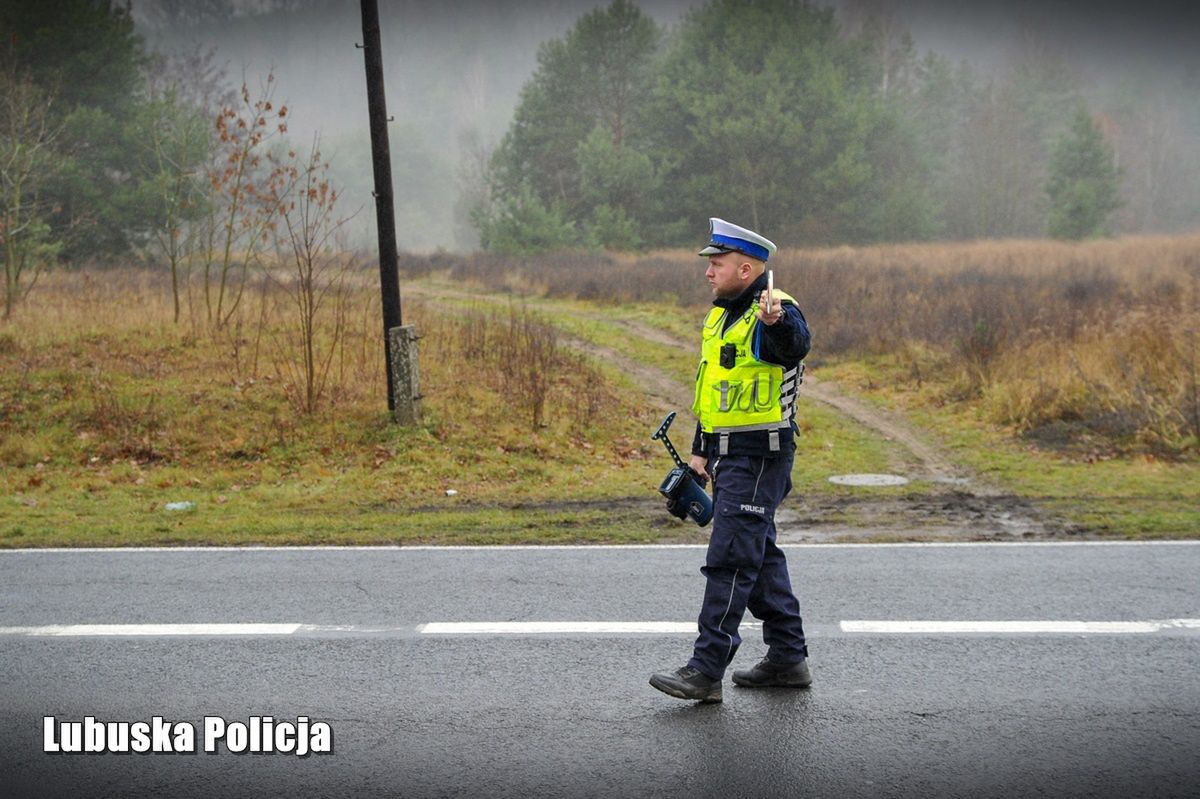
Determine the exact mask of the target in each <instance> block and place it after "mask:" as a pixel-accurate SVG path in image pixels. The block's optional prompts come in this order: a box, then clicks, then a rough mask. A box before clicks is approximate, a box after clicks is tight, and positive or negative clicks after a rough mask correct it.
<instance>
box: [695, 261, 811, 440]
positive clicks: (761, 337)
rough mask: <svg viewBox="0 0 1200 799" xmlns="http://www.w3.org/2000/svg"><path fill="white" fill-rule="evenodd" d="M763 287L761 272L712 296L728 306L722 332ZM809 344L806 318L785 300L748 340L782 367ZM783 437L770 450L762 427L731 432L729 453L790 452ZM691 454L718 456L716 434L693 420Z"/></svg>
mask: <svg viewBox="0 0 1200 799" xmlns="http://www.w3.org/2000/svg"><path fill="white" fill-rule="evenodd" d="M766 290H767V275H766V273H765V272H764V273H763V274H761V275H759V276H758V279H757V280H755V281H754V282H753V283H751V284H750V285H749V286H748V287H747V288H746V290H745V291H743V292H742V293H741V294H739V295H738V296H737V297H735V298H733V299H731V300H726V299H722V298H720V297H718V298H717V299H715V300H713V305H715V306H717V307H718V308H725V309H726V310H728V313H727V314H725V327H724V329H723V330H722V331H721V332H725V330H728V329H729V326H730V325H731V324H733V322H734V321H735V320H737V319H738V318H740V317H741V315H742V314H744V313H745V312H746V311H747V310H748V309H749V308H750V305H751V304H752V303H754V302H756V301H757V300H758V295H759V293H761V292H763V291H766ZM811 345H812V334H811V333H810V332H809V330H808V322H807V321H806V320H805V319H804V314H803V313H802V312H801V311H800V309H799V308H797V307H796V306H795V305H792V304H791V303H786V302H785V303H784V304H783V316H782V317H780V319H779V321H778V322H776V323H775V324H773V325H764V324H759V325H756V326H755V328H754V340H753V342H752V343H751V347H752V348H753V351H754V356H755V357H756V358H758V359H759V360H760V361H766V362H767V363H773V364H778V365H779V366H782V367H783V368H784V370H785V371H786V370H788V369H792V368H794V367H796V366H797V365H799V363H800V361H802V360H804V357H805V356H806V355H808V350H809V347H810V346H811ZM792 430H793V432H798V431H797V430H796V425H795V422H793V423H792ZM785 439H786V440H784V441H781V442H780V449H779V451H778V452H772V451H771V449H770V445H769V443H768V433H767V431H765V430H749V431H747V432H745V433H732V434H730V436H729V452H728V454H730V455H765V456H767V457H772V456H777V455H784V454H790V453H791V452H792V450H793V448H794V447H795V442H794V440H792V439H791V438H790V437H785ZM692 454H693V455H704V456H706V457H708V458H709V460H710V461H711V460H712V459H713V458H715V457H717V437H716V436H713V435H705V434H704V433H703V432H701V430H700V424H699V423H697V424H696V434H695V436H694V437H693V439H692Z"/></svg>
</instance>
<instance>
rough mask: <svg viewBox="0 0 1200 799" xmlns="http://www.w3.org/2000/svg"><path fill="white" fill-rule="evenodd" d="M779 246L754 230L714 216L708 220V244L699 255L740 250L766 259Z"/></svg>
mask: <svg viewBox="0 0 1200 799" xmlns="http://www.w3.org/2000/svg"><path fill="white" fill-rule="evenodd" d="M778 249H779V248H778V247H776V246H775V242H773V241H771V240H770V239H768V238H765V237H763V236H760V235H758V234H757V233H755V232H754V231H753V230H747V229H746V228H744V227H740V226H738V225H735V224H732V223H730V222H726V221H725V220H724V219H718V218H717V217H715V216H714V217H712V218H710V219H709V220H708V246H707V247H705V248H704V249H703V250H701V251H700V252H699V255H720V254H721V253H723V252H740V253H742V254H743V255H749V256H750V257H751V258H757V259H758V260H760V261H766V260H767V258H769V257H770V255H771V253H773V252H775V251H776V250H778Z"/></svg>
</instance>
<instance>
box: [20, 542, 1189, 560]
mask: <svg viewBox="0 0 1200 799" xmlns="http://www.w3.org/2000/svg"><path fill="white" fill-rule="evenodd" d="M779 546H780V548H782V549H930V548H941V547H946V548H965V549H974V548H980V547H993V548H995V547H999V548H1003V549H1019V548H1026V547H1033V548H1037V547H1179V546H1183V547H1187V546H1200V539H1189V540H1182V541H903V542H892V543H879V544H873V543H860V544H855V543H838V544H817V543H788V542H782V543H780V544H779ZM707 548H708V545H707V544H546V545H543V544H499V545H494V546H493V545H488V544H471V545H467V544H462V545H447V546H430V545H419V546H402V545H376V546H342V545H335V544H328V545H313V546H278V547H268V546H244V547H240V546H232V547H213V546H203V547H189V546H181V547H57V548H55V547H26V548H24V549H3V548H0V557H2V556H4V555H13V554H19V555H38V554H43V555H63V554H68V555H75V554H78V555H94V554H101V555H122V554H141V553H145V552H162V553H170V554H189V553H197V552H205V553H210V552H222V553H238V552H539V551H550V552H573V551H577V550H582V551H587V550H616V551H620V550H645V549H707Z"/></svg>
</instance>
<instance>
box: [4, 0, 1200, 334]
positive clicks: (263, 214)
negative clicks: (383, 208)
mask: <svg viewBox="0 0 1200 799" xmlns="http://www.w3.org/2000/svg"><path fill="white" fill-rule="evenodd" d="M175 5H178V6H179V8H181V9H186V8H189V6H187V5H186V4H175ZM172 7H174V6H172ZM886 8H887V5H886V4H878V3H870V2H851V1H850V0H847V2H843V3H842V4H841V11H840V12H839V14H837V15H835V13H834V12H833V11H832V10H830V9H828V8H824V7H821V6H818V5H816V4H814V3H810V2H801V0H708V2H706V3H704V4H703V5H700V6H698V7H696V8H694V9H693V10H691V11H690V12H688V13H687V14H686V15H685V16H684V17H683V19H682V20H681V21H680V22H679V23H678V24H677V25H675V26H673V27H671V28H670V29H668V28H664V27H663V26H661V25H659V24H658V23H657V22H655V21H654V20H653V19H652V18H651V17H649V16H648V15H647V14H646V13H644V12H643V11H642V10H640V9H639V8H638V6H637V5H636V4H634V3H633V2H630V0H613V2H611V3H609V4H608V5H605V6H602V7H599V8H597V9H595V10H593V11H591V12H588V13H586V14H584V15H583V16H581V17H580V18H579V19H578V20H577V21H576V23H575V24H574V26H573V27H572V28H571V29H570V30H569V31H568V32H567V33H566V34H565V35H564V36H562V37H561V38H557V39H551V40H548V41H546V42H544V43H543V45H542V47H541V49H540V51H539V53H538V59H537V67H536V69H535V71H534V72H533V74H532V76H531V77H530V78H529V80H528V82H527V83H526V85H525V87H524V89H523V90H522V92H521V94H520V98H519V101H518V103H517V106H516V108H515V110H514V113H513V116H512V120H511V124H510V126H509V128H508V131H507V133H506V134H505V135H504V136H503V138H502V139H501V140H500V141H498V142H496V143H495V144H494V146H490V147H489V146H488V143H487V142H486V140H485V138H479V137H476V138H473V139H471V144H470V146H469V147H468V148H467V149H468V150H470V152H469V153H467V152H465V151H464V153H463V154H462V157H461V158H460V163H459V174H458V179H457V181H455V180H453V179H452V178H451V177H450V176H449V175H444V176H441V177H437V176H433V175H432V173H431V175H429V176H426V177H427V178H428V180H426V182H425V183H421V184H420V185H417V186H399V187H398V191H399V192H400V193H403V191H404V190H409V191H416V192H417V193H418V194H420V193H423V192H424V193H428V192H429V191H432V189H430V187H429V185H427V184H428V183H429V182H430V181H432V182H435V183H437V184H438V185H439V186H440V187H441V189H443V190H444V189H445V187H446V184H449V183H453V184H455V186H456V190H457V192H458V195H459V196H458V200H457V202H455V203H454V206H455V212H454V213H455V214H456V215H457V217H458V218H461V219H466V218H467V217H469V218H470V220H471V222H472V223H473V224H474V226H475V228H476V229H477V231H478V234H479V243H480V245H481V247H482V248H484V249H487V250H491V251H495V252H501V253H528V252H534V251H543V250H555V249H561V248H587V249H614V250H621V249H640V248H647V247H661V246H680V245H691V244H694V243H695V241H696V237H697V236H698V235H703V225H704V220H705V219H706V218H707V217H709V216H722V217H725V218H728V219H732V220H735V221H737V222H739V223H741V224H746V225H749V226H752V227H756V228H759V229H761V230H764V231H766V232H767V233H768V235H770V236H771V237H772V238H774V239H776V240H777V241H779V242H780V243H782V244H787V245H808V246H816V245H824V244H839V243H851V244H860V243H871V242H880V241H911V240H917V241H919V240H961V239H979V238H1004V237H1038V236H1044V235H1051V236H1056V237H1061V238H1086V237H1090V236H1095V235H1102V234H1105V233H1108V232H1112V233H1128V232H1175V231H1181V230H1187V229H1192V228H1194V227H1195V226H1196V224H1197V222H1198V221H1200V146H1197V142H1198V141H1200V75H1198V74H1195V73H1194V71H1193V72H1191V73H1189V72H1188V71H1187V70H1186V68H1185V66H1181V67H1180V69H1179V70H1178V75H1177V76H1175V77H1173V78H1169V77H1164V75H1163V74H1161V73H1154V74H1150V73H1147V74H1145V75H1141V76H1139V75H1132V74H1131V75H1129V76H1128V79H1127V80H1124V81H1113V80H1108V79H1106V80H1104V81H1100V80H1099V79H1096V78H1089V77H1087V76H1085V75H1083V74H1082V73H1079V72H1077V71H1075V70H1074V69H1073V68H1072V67H1071V65H1070V64H1069V63H1067V62H1065V61H1064V60H1063V59H1062V58H1061V57H1060V56H1059V55H1057V54H1056V51H1055V49H1054V48H1052V47H1050V46H1049V45H1045V44H1039V43H1038V41H1037V38H1036V36H1034V37H1031V38H1030V39H1029V42H1028V43H1027V46H1026V47H1025V49H1024V50H1023V51H1022V53H1021V54H1020V56H1019V57H1016V58H1015V59H1014V60H1013V61H1012V62H1011V63H1010V64H1009V65H1008V67H1007V68H1006V69H1004V70H1000V71H993V72H992V73H984V72H982V71H979V70H978V69H976V68H973V67H971V66H969V65H967V64H965V63H954V62H952V61H951V60H949V59H948V58H945V57H943V56H940V55H938V54H936V53H932V52H929V53H921V52H919V51H918V49H917V48H916V46H915V45H914V43H913V40H912V38H911V36H909V34H908V33H907V32H906V30H905V29H904V27H903V25H901V24H900V23H899V22H898V21H897V20H896V18H895V17H894V16H890V15H889V14H888V13H886V11H885V10H881V9H886ZM354 12H355V9H354V8H351V7H350V6H349V5H347V6H346V8H344V9H342V11H341V12H339V13H348V14H352V13H354ZM179 13H183V12H182V11H181V12H179ZM272 13H278V14H284V13H291V12H288V11H286V10H278V11H276V12H272ZM231 24H233V23H231ZM223 63H224V62H223V61H222V60H221V57H220V55H219V54H217V53H214V52H213V51H211V50H204V49H194V50H190V51H186V52H171V53H167V54H159V53H155V52H152V51H151V50H150V48H148V47H147V45H146V44H145V42H144V40H143V39H142V38H141V37H140V36H139V33H138V31H137V29H136V26H135V23H134V21H133V18H132V16H131V13H130V10H129V7H128V6H127V5H126V4H124V3H120V2H113V1H112V0H43V2H38V3H29V2H23V1H22V0H0V163H2V164H3V169H2V170H0V259H2V260H3V263H4V271H5V281H4V296H5V303H4V313H5V315H6V316H7V315H9V314H10V313H11V310H12V307H13V305H14V304H15V303H16V302H18V301H19V299H20V297H21V296H23V294H24V293H26V292H27V291H28V290H29V289H30V288H31V287H32V285H33V284H34V282H35V280H36V275H37V273H38V270H39V269H41V268H42V267H43V266H45V265H48V264H54V263H67V264H80V263H89V262H91V263H95V262H99V263H105V262H118V263H119V262H128V261H130V260H137V261H140V262H142V263H151V264H156V265H163V266H169V267H170V268H171V269H172V270H173V272H179V273H181V274H180V279H182V280H187V279H190V277H191V276H192V275H193V272H192V271H191V270H193V269H195V270H197V272H196V274H200V275H201V276H202V278H203V281H204V290H205V296H204V303H205V308H206V313H208V315H209V316H210V317H213V318H215V319H216V320H217V321H218V322H220V320H221V319H222V318H223V317H225V316H226V315H227V313H228V310H229V307H230V306H229V303H230V302H232V303H235V306H234V307H236V302H237V297H238V296H239V295H238V294H237V292H238V291H239V290H240V287H241V286H242V285H243V280H242V276H244V275H245V273H246V272H247V271H253V270H254V269H255V268H256V266H257V265H258V264H259V261H260V260H261V258H262V257H263V256H264V253H266V251H268V250H271V249H272V248H273V247H274V245H275V244H277V243H278V242H272V241H267V238H268V237H269V235H270V234H271V232H272V231H274V230H276V229H277V226H278V225H279V224H280V223H281V222H283V221H285V220H283V219H282V217H280V216H278V214H279V211H280V207H279V206H278V205H276V206H272V200H273V199H279V197H280V192H283V191H285V190H291V189H294V188H295V186H296V185H297V179H298V175H302V174H307V175H309V176H310V177H312V176H314V175H315V172H322V174H321V175H320V176H317V177H318V178H319V179H318V180H317V183H318V185H319V184H321V183H323V182H326V178H328V175H327V174H325V173H324V171H323V168H324V165H325V162H324V161H323V160H321V159H320V158H318V157H317V156H318V155H319V154H318V153H317V152H316V151H315V148H314V147H313V142H311V141H304V142H296V141H295V140H294V139H290V138H289V134H288V132H287V127H288V124H289V122H290V121H291V117H290V116H289V117H286V118H285V115H284V114H283V113H281V112H282V111H286V110H287V109H286V108H285V101H286V98H280V99H278V100H276V99H274V98H273V96H272V95H273V88H272V86H271V85H270V81H269V80H268V81H267V82H266V84H265V85H251V86H241V87H239V85H238V82H235V81H231V80H229V77H228V75H227V74H226V71H225V70H224V69H223V68H222V67H221V65H222V64H223ZM393 77H394V78H395V80H394V81H393V82H399V83H401V84H402V82H403V75H398V76H389V80H393ZM358 79H359V76H358V75H357V74H356V75H355V76H354V80H358ZM447 80H448V83H447V84H446V86H447V87H449V86H452V85H454V84H453V81H452V79H451V78H450V77H448V78H447ZM443 88H445V87H443ZM392 110H393V111H394V113H395V114H396V115H397V117H398V118H399V119H413V118H415V117H416V116H419V115H426V116H428V117H429V118H430V119H434V118H436V116H437V109H431V108H422V109H419V114H418V113H417V112H416V111H414V110H413V109H407V108H393V109H392ZM301 113H303V109H301ZM364 116H365V114H364ZM399 149H400V150H403V149H404V148H402V147H401V148H399ZM297 152H300V153H302V154H303V155H301V156H297V155H296V153H297ZM342 157H347V156H346V155H345V153H343V156H342ZM352 157H355V158H365V156H364V155H363V152H362V151H361V150H354V151H353V156H352ZM398 157H399V156H398ZM363 171H366V167H365V161H364V169H363ZM328 174H337V172H331V173H328ZM342 174H346V173H345V172H343V173H342ZM398 174H401V175H402V174H404V173H398ZM406 180H407V179H406ZM401 182H403V181H401ZM336 196H337V195H336V193H335V192H334V191H333V190H332V188H331V189H330V193H329V195H328V197H329V198H334V197H336ZM356 202H358V200H356ZM364 202H366V203H369V199H366V200H364ZM406 207H407V206H406ZM342 217H343V215H342V214H340V213H332V215H331V216H330V217H329V221H330V223H332V222H335V221H337V220H340V219H342ZM406 221H408V222H411V220H405V219H401V220H400V223H401V225H402V227H403V226H404V225H405V224H406ZM413 224H416V223H415V222H414V223H413ZM457 224H458V221H456V225H457ZM328 240H329V241H332V237H330V238H329V239H328ZM359 243H361V241H360V242H359ZM285 244H286V242H285ZM230 286H232V289H231V290H232V291H233V292H234V296H233V297H232V298H230V299H229V300H228V301H227V300H226V298H225V297H224V296H223V292H225V291H226V290H227V289H229V287H230Z"/></svg>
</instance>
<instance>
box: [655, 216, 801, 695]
mask: <svg viewBox="0 0 1200 799" xmlns="http://www.w3.org/2000/svg"><path fill="white" fill-rule="evenodd" d="M709 229H710V237H709V242H708V246H707V247H705V248H704V249H703V250H701V251H700V255H701V256H707V257H708V270H707V271H706V272H705V277H706V278H707V279H708V282H709V284H710V285H711V286H712V292H713V296H714V299H713V308H712V309H711V310H710V311H709V313H708V316H707V318H706V319H705V320H704V331H703V337H702V346H701V357H700V367H699V370H698V372H697V375H696V395H695V401H694V403H693V405H692V411H693V412H694V413H695V414H696V418H697V419H698V424H697V427H696V436H695V439H694V441H693V443H692V457H691V461H690V463H689V466H690V467H691V468H692V470H693V471H694V472H696V473H697V474H698V475H699V474H707V475H708V476H709V477H711V478H712V482H713V505H714V515H713V528H712V535H711V537H710V539H709V544H708V553H707V555H706V557H705V564H704V567H703V568H702V569H701V570H700V571H701V572H702V573H703V574H704V576H705V578H706V584H705V589H704V604H703V605H702V606H701V609H700V618H699V636H698V637H697V638H696V644H695V647H694V651H693V654H692V658H691V660H689V661H688V663H687V665H686V666H683V667H682V668H679V669H677V670H675V671H674V672H670V673H659V674H655V675H653V676H652V677H651V678H650V684H651V685H653V686H654V687H655V688H657V689H659V690H660V691H663V692H665V693H667V694H670V695H671V696H675V697H678V698H680V699H692V700H698V701H701V702H720V701H721V679H722V677H723V676H724V674H725V669H726V667H727V666H728V665H729V663H730V662H731V661H732V660H733V656H734V654H735V653H736V652H737V649H738V646H739V645H740V644H741V640H742V639H741V638H740V637H739V636H738V625H739V624H740V623H741V620H742V616H743V614H744V613H745V611H746V610H747V609H749V610H750V612H751V613H752V614H753V615H754V616H755V617H757V618H759V619H761V620H762V622H763V640H764V641H765V643H766V644H767V648H768V651H767V656H766V657H765V658H763V660H762V661H761V662H759V663H758V664H757V665H756V666H754V667H753V668H751V669H748V670H746V671H735V672H734V673H733V682H734V684H736V685H740V686H744V687H748V688H756V687H763V686H790V687H796V688H806V687H808V686H809V685H810V684H811V683H812V677H811V676H810V674H809V670H808V663H807V661H806V658H807V657H808V648H807V646H806V645H805V639H804V626H803V623H802V621H801V618H800V606H799V603H798V602H797V601H796V597H795V595H794V594H793V593H792V586H791V582H790V580H789V578H788V571H787V561H786V560H785V559H784V556H783V552H782V551H781V550H780V549H779V547H778V546H776V544H775V509H776V508H777V507H779V504H780V503H781V502H782V501H783V498H784V497H785V496H787V494H788V492H789V491H790V490H791V488H792V481H791V471H792V459H793V455H794V453H795V449H796V446H795V441H794V438H793V435H794V433H795V432H796V427H795V423H794V421H793V420H794V418H795V412H796V409H795V401H796V391H797V388H798V387H799V384H800V377H801V374H802V366H801V363H800V362H801V361H802V360H803V359H804V356H805V355H807V354H808V350H809V344H810V341H811V337H810V334H809V330H808V323H807V322H806V321H805V319H804V315H803V314H802V313H801V312H800V309H799V307H797V305H796V301H795V300H794V299H793V298H792V297H790V296H788V295H787V294H784V293H783V292H781V291H771V292H770V294H771V297H770V299H769V300H768V297H767V294H768V292H767V288H768V279H767V275H766V263H767V259H768V258H769V257H770V255H771V254H772V253H774V252H775V251H776V249H777V248H776V246H775V244H774V243H772V242H771V241H769V240H768V239H766V238H764V237H762V236H760V235H759V234H757V233H755V232H754V231H752V230H747V229H746V228H743V227H739V226H737V225H733V224H730V223H729V222H726V221H724V220H722V219H716V218H713V219H710V220H709Z"/></svg>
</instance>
